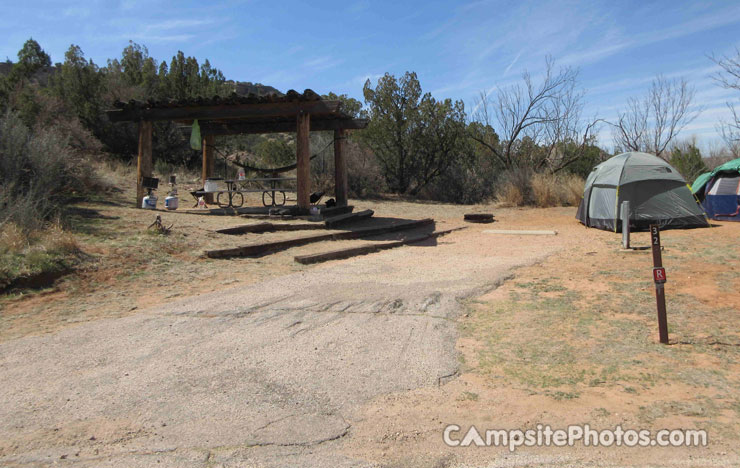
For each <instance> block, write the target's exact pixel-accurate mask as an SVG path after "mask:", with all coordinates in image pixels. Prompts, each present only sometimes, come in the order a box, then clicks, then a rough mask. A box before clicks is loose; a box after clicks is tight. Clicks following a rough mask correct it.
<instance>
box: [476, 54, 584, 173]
mask: <svg viewBox="0 0 740 468" xmlns="http://www.w3.org/2000/svg"><path fill="white" fill-rule="evenodd" d="M577 85H578V71H577V70H575V69H572V68H569V67H566V68H561V69H559V70H556V69H555V65H554V62H553V61H552V59H550V58H549V57H548V58H547V60H546V66H545V73H544V75H543V77H542V79H541V80H540V81H539V82H536V81H534V80H533V79H532V77H531V75H530V74H529V73H527V72H525V73H524V74H523V75H522V83H521V84H517V85H513V86H510V87H507V88H503V89H499V90H498V91H497V92H496V94H494V95H489V94H488V93H487V92H482V93H481V95H480V98H479V99H478V101H477V103H476V107H475V110H474V111H473V124H472V125H470V127H469V134H470V136H471V138H472V139H473V140H475V141H476V142H477V143H478V144H479V145H481V147H482V148H484V149H485V150H486V151H487V152H488V153H489V154H490V156H491V157H492V158H493V159H494V160H495V161H496V162H497V163H498V164H499V165H501V166H502V167H503V168H505V169H512V168H516V167H524V166H526V167H530V168H532V169H534V170H537V171H542V170H548V171H550V172H558V171H561V170H563V169H565V168H567V167H568V166H570V165H571V164H573V163H575V162H576V161H578V160H579V159H581V158H582V157H583V156H584V154H585V152H586V148H587V146H588V145H589V144H592V143H593V142H594V133H595V131H596V127H597V124H598V122H599V120H598V119H593V120H591V121H586V120H585V119H583V118H582V115H581V114H582V110H583V97H584V93H583V91H582V90H580V89H579V88H578V87H577Z"/></svg>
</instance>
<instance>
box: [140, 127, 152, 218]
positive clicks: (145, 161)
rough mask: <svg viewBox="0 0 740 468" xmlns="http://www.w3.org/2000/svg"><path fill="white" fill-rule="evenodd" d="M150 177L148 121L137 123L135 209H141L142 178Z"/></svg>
mask: <svg viewBox="0 0 740 468" xmlns="http://www.w3.org/2000/svg"><path fill="white" fill-rule="evenodd" d="M151 176H152V123H151V122H150V121H148V120H142V121H140V122H139V154H138V157H137V158H136V207H137V208H141V201H142V199H143V198H144V195H146V190H145V189H144V186H143V185H142V181H143V178H144V177H151Z"/></svg>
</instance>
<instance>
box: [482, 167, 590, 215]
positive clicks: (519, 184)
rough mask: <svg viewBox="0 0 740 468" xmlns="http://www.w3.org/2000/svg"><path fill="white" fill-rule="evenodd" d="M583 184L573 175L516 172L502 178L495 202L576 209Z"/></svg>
mask: <svg viewBox="0 0 740 468" xmlns="http://www.w3.org/2000/svg"><path fill="white" fill-rule="evenodd" d="M583 184H584V181H583V179H582V178H580V177H579V176H577V175H575V174H551V173H547V172H542V173H533V172H531V171H528V170H526V169H518V170H514V171H510V172H507V173H505V174H504V175H503V176H502V177H501V180H500V182H499V187H498V194H497V196H496V201H497V202H498V203H500V204H501V205H503V206H523V205H534V206H537V207H539V208H548V207H552V206H577V205H578V203H580V201H581V196H582V195H583Z"/></svg>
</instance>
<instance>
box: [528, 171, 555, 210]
mask: <svg viewBox="0 0 740 468" xmlns="http://www.w3.org/2000/svg"><path fill="white" fill-rule="evenodd" d="M559 182H560V181H559V180H558V178H557V177H556V176H555V175H553V174H547V173H540V174H535V175H533V176H532V179H531V181H530V183H531V185H532V200H533V201H534V205H535V206H538V207H540V208H547V207H550V206H557V205H558V204H559V203H560V196H559V195H560V183H559Z"/></svg>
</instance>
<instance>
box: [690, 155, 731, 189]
mask: <svg viewBox="0 0 740 468" xmlns="http://www.w3.org/2000/svg"><path fill="white" fill-rule="evenodd" d="M720 172H740V158H738V159H733V160H732V161H727V162H726V163H724V164H721V165H719V166H717V167H715V168H714V170H713V171H712V172H705V173H704V174H702V175H700V176H699V177H697V178H696V180H695V181H694V183H693V184H691V192H692V193H699V192H700V191H701V190H702V189H703V188H704V185H706V183H707V182H709V179H711V178H712V177H714V176H715V175H716V174H719V173H720Z"/></svg>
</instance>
